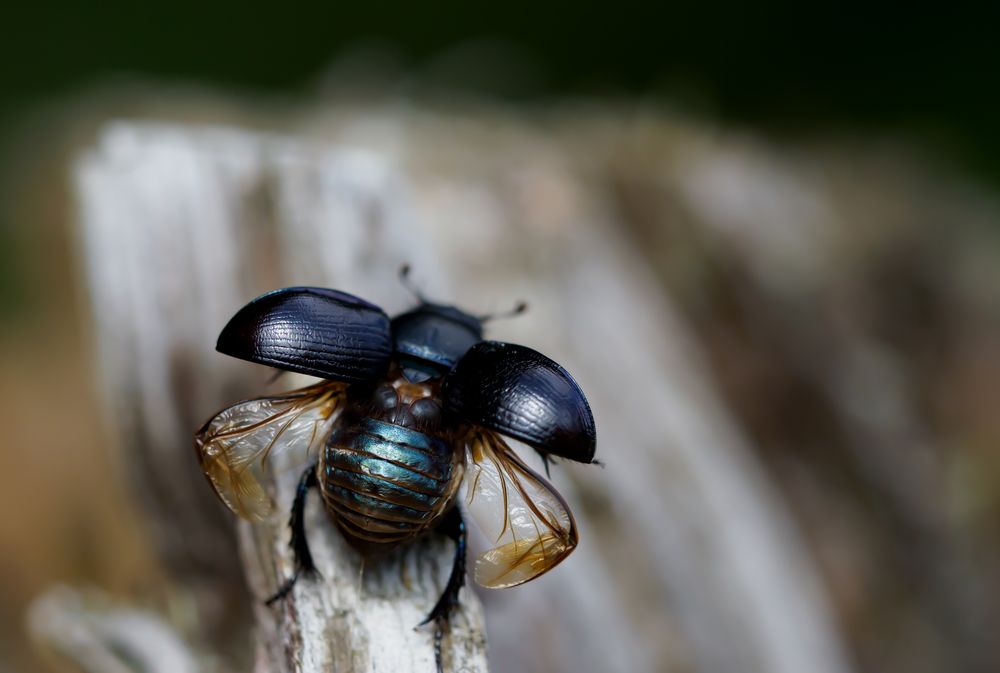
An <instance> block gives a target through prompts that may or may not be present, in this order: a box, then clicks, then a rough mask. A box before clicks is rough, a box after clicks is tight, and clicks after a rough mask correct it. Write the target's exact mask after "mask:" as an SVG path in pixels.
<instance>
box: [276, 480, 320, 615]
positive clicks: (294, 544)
mask: <svg viewBox="0 0 1000 673" xmlns="http://www.w3.org/2000/svg"><path fill="white" fill-rule="evenodd" d="M316 484H317V480H316V464H315V463H313V464H312V465H310V466H309V467H307V468H306V470H305V472H303V473H302V477H301V478H300V479H299V486H298V488H297V489H296V490H295V501H294V502H293V503H292V514H291V516H290V517H289V519H288V526H289V528H291V529H292V537H291V540H289V546H291V548H292V553H293V554H294V556H295V572H294V573H293V574H292V576H291V577H289V578H288V579H287V580H285V581H284V583H283V584H282V585H281V586H280V587H279V588H278V591H276V592H275V594H274V595H273V596H271V597H270V598H268V599H267V601H266V604H267V605H271V604H272V603H274V602H275V601H279V600H281V599H282V598H284V597H285V596H287V595H288V593H289V592H290V591H291V590H292V587H294V586H295V583H296V582H298V581H299V577H300V576H301V575H303V574H309V573H316V572H318V571H317V570H316V564H315V563H313V557H312V552H310V551H309V542H308V540H306V528H305V509H306V494H307V493H308V492H309V489H310V488H312V487H314V486H316Z"/></svg>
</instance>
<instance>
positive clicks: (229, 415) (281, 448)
mask: <svg viewBox="0 0 1000 673" xmlns="http://www.w3.org/2000/svg"><path fill="white" fill-rule="evenodd" d="M405 273H406V270H405V268H404V272H403V274H404V277H405ZM418 297H419V295H418ZM520 310H523V306H521V307H519V308H518V310H517V311H515V312H520ZM486 319H488V318H487V317H484V316H474V315H471V314H469V313H465V312H464V311H461V310H459V309H457V308H455V307H453V306H444V305H440V304H434V303H431V302H428V301H426V300H424V299H423V298H421V302H420V304H419V305H418V306H417V307H416V308H415V309H413V310H411V311H409V312H406V313H403V314H401V315H398V316H396V317H395V318H393V319H392V320H390V319H389V317H388V316H387V315H386V314H385V312H384V311H383V310H382V309H380V308H379V307H377V306H375V305H373V304H370V303H368V302H366V301H364V300H362V299H359V298H357V297H354V296H352V295H349V294H346V293H344V292H339V291H337V290H330V289H323V288H315V287H291V288H285V289H282V290H276V291H274V292H270V293H268V294H265V295H263V296H261V297H258V298H257V299H254V300H253V301H252V302H250V303H249V304H247V305H246V306H244V307H243V308H242V309H240V310H239V312H237V313H236V315H235V316H233V318H232V319H231V320H230V321H229V323H228V324H227V325H226V326H225V328H224V329H223V330H222V333H221V334H220V335H219V340H218V344H217V349H218V350H219V351H220V352H221V353H224V354H226V355H231V356H233V357H237V358H241V359H243V360H249V361H251V362H256V363H260V364H265V365H270V366H272V367H277V368H279V369H283V370H288V371H292V372H298V373H302V374H308V375H311V376H316V377H319V378H321V379H323V380H322V381H321V382H319V383H316V384H315V385H312V386H309V387H307V388H303V389H301V390H297V391H293V392H291V393H287V394H283V395H278V396H273V397H263V398H259V399H254V400H249V401H245V402H240V403H238V404H235V405H233V406H231V407H229V408H227V409H225V410H223V411H221V412H219V413H218V414H216V415H215V416H214V417H212V418H211V419H210V420H209V421H208V422H207V423H206V424H205V425H204V426H203V427H202V428H201V429H200V430H199V431H198V432H197V434H196V437H195V445H196V448H197V453H198V458H199V461H200V464H201V468H202V470H203V471H204V473H205V475H206V476H207V477H208V479H209V481H210V482H211V484H212V486H213V487H214V489H215V492H216V493H217V494H218V496H219V498H221V499H222V501H223V502H224V503H225V504H226V505H227V506H228V507H229V508H230V509H231V510H232V511H233V512H235V513H236V514H238V515H240V516H242V517H245V518H248V519H251V520H253V519H260V518H263V517H265V516H267V515H268V514H270V513H271V511H272V510H273V507H274V505H273V503H272V501H271V498H270V497H269V496H268V494H267V493H266V491H265V489H264V488H263V486H262V474H263V469H264V465H265V461H267V460H268V459H270V458H273V457H274V456H275V455H276V454H278V453H286V452H295V453H296V455H295V458H296V459H298V458H301V463H302V464H307V467H306V468H305V470H304V471H303V473H302V477H301V479H300V481H299V487H298V490H297V492H296V497H295V500H294V503H293V505H292V514H291V519H290V524H291V528H292V535H291V546H292V549H293V550H294V554H295V561H296V571H295V573H294V575H293V576H292V577H290V578H289V579H288V580H287V581H286V582H285V583H284V584H283V585H282V586H281V587H279V588H278V590H277V591H276V593H275V594H274V596H272V597H271V598H270V599H269V601H268V602H269V603H270V602H273V601H275V600H278V599H280V598H282V597H283V596H285V595H287V594H288V592H289V591H291V589H292V587H293V586H294V585H295V583H296V581H297V580H298V578H299V577H300V576H301V575H302V574H307V573H310V572H314V571H315V569H316V568H315V565H314V564H313V559H312V555H311V554H310V551H309V545H308V543H307V541H306V535H305V530H304V525H303V508H304V504H305V498H306V494H307V493H308V491H309V489H310V488H312V487H314V486H318V487H319V490H320V493H321V495H322V498H323V503H324V505H325V508H326V510H327V511H328V512H329V514H330V516H331V517H332V519H333V520H334V522H335V523H336V524H337V526H338V528H339V529H340V530H341V532H342V533H343V534H344V536H345V537H346V539H347V540H348V541H349V542H350V543H351V544H352V545H353V546H355V547H356V548H358V549H359V550H361V551H362V552H363V553H365V554H372V553H379V552H383V551H387V550H390V549H392V548H394V547H395V546H397V545H399V544H401V543H404V542H407V541H409V540H412V539H414V538H415V537H417V536H418V535H421V534H422V533H425V532H427V531H430V530H432V529H433V530H439V531H441V532H443V533H445V534H446V535H448V536H450V537H451V538H453V539H454V540H455V541H456V542H457V549H456V551H455V560H454V565H453V567H452V571H451V575H450V578H449V580H448V584H447V587H446V588H445V591H444V593H443V594H442V595H441V597H440V599H439V600H438V602H437V604H436V605H435V606H434V608H433V609H432V610H431V612H430V614H429V615H428V617H427V619H426V620H424V622H423V623H424V624H426V623H429V622H431V621H433V622H434V623H435V636H434V652H435V660H436V662H437V667H438V670H439V671H440V670H441V639H442V637H443V633H444V630H445V628H446V626H447V622H448V617H449V614H450V612H451V610H452V609H453V608H454V607H455V606H456V605H457V603H458V593H459V590H460V589H461V587H462V585H463V583H464V580H465V544H466V530H465V523H464V521H463V519H462V513H461V510H460V509H459V507H458V506H457V504H456V500H457V498H456V494H457V492H458V489H459V485H460V483H461V482H462V479H463V477H466V483H467V498H466V509H467V510H468V511H469V512H470V513H471V514H472V516H473V517H474V518H475V519H476V520H477V523H479V524H480V526H481V527H482V528H483V529H484V531H485V532H486V533H487V535H488V536H491V539H492V540H493V541H494V542H495V545H494V546H493V548H491V549H489V550H488V551H486V552H484V553H482V554H480V555H479V557H478V558H477V560H476V566H475V572H474V575H475V578H476V581H477V582H478V583H479V584H481V585H483V586H485V587H490V588H500V587H510V586H515V585H517V584H521V583H523V582H527V581H528V580H531V579H533V578H535V577H538V576H539V575H541V574H542V573H544V572H546V571H547V570H550V569H551V568H553V567H555V566H556V565H557V564H558V563H559V562H560V561H562V560H563V559H564V558H566V556H567V555H569V553H570V552H571V551H572V550H573V549H574V547H576V544H577V539H578V537H577V530H576V525H575V522H574V520H573V515H572V513H571V512H570V511H569V508H568V507H567V505H566V503H565V501H564V500H563V498H562V497H561V496H560V495H559V493H557V492H556V491H555V489H554V488H553V487H552V486H551V485H550V484H549V483H548V482H547V481H546V480H545V479H544V478H542V477H541V476H540V475H539V474H537V473H535V472H534V471H532V470H531V469H530V468H529V467H528V466H527V465H526V464H525V463H524V461H523V460H522V459H521V458H520V457H518V455H517V454H516V453H515V452H514V451H513V450H511V448H510V447H509V446H508V445H507V443H506V442H505V441H504V439H503V438H502V437H501V435H506V436H508V437H512V438H514V439H517V440H520V441H522V442H524V443H526V444H528V445H529V446H531V447H532V448H533V449H534V450H535V451H537V452H538V453H539V454H540V455H541V456H542V458H543V460H544V461H545V467H546V471H547V470H548V460H549V457H550V456H559V457H562V458H568V459H570V460H575V461H579V462H582V463H592V462H594V452H595V447H596V435H595V429H594V417H593V414H592V413H591V411H590V406H589V405H588V403H587V400H586V398H585V397H584V395H583V392H582V391H581V390H580V388H579V386H578V385H577V384H576V382H575V381H574V380H573V378H572V377H571V376H570V375H569V374H568V373H567V372H566V370H565V369H563V368H562V367H560V366H559V365H558V364H556V363H555V362H553V361H552V360H550V359H549V358H547V357H545V356H544V355H542V354H541V353H538V352H537V351H534V350H532V349H530V348H527V347H525V346H518V345H515V344H509V343H502V342H498V341H483V339H482V336H483V323H484V321H485V320H486Z"/></svg>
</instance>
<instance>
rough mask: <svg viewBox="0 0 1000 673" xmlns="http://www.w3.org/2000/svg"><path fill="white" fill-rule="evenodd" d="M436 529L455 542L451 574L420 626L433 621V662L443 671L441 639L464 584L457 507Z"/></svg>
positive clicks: (462, 531) (462, 534) (463, 536)
mask: <svg viewBox="0 0 1000 673" xmlns="http://www.w3.org/2000/svg"><path fill="white" fill-rule="evenodd" d="M438 530H439V531H441V532H442V533H444V534H445V535H447V536H448V537H450V538H451V539H452V540H454V541H455V542H456V546H455V561H454V563H453V564H452V566H451V576H450V577H449V578H448V585H447V586H446V587H445V589H444V593H442V594H441V598H439V599H438V602H437V605H435V606H434V609H433V610H431V613H430V614H429V615H427V619H425V620H424V621H422V622H420V626H423V625H424V624H428V623H430V622H434V662H435V663H436V664H437V670H438V673H443V669H442V667H441V641H442V639H443V638H444V632H445V629H446V628H447V627H448V618H449V617H450V616H451V611H452V610H454V609H455V608H456V607H457V606H458V593H459V591H460V590H461V589H462V585H463V584H465V541H466V531H465V522H464V521H463V520H462V513H461V512H460V511H459V509H458V507H452V508H451V510H449V512H448V513H447V514H445V515H444V518H443V519H442V520H441V523H440V524H439V525H438Z"/></svg>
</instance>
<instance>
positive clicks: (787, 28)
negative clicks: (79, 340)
mask: <svg viewBox="0 0 1000 673" xmlns="http://www.w3.org/2000/svg"><path fill="white" fill-rule="evenodd" d="M941 6H942V5H940V4H939V5H938V7H937V8H935V9H921V8H915V7H908V8H904V7H891V6H885V5H883V6H874V5H873V4H870V3H865V4H858V5H854V6H849V5H843V4H841V5H838V6H836V7H834V6H824V5H817V4H815V3H766V4H760V3H740V4H736V3H722V4H711V3H704V2H702V3H696V4H695V3H693V4H678V5H667V4H656V3H631V2H607V3H602V4H574V5H567V4H552V3H540V2H536V3H516V2H515V3H510V2H507V3H489V4H487V3H473V2H467V3H458V2H438V3H403V2H365V3H361V2H352V3H348V2H334V1H332V0H331V1H330V2H326V3H322V4H319V3H301V2H287V3H282V2H269V3H262V2H244V3H236V2H229V1H227V2H199V3H195V2H170V3H157V4H152V3H141V2H126V1H124V0H112V1H110V2H102V3H85V2H63V3H41V4H39V3H25V4H21V5H18V6H16V7H13V8H7V9H5V10H3V18H2V24H3V29H2V40H0V87H2V89H0V90H2V94H3V97H4V100H5V101H6V105H5V106H4V111H5V113H6V114H5V115H4V116H5V118H8V119H9V118H10V116H12V115H16V114H17V113H18V111H19V110H20V111H22V112H23V110H24V109H25V108H24V105H23V104H24V103H30V102H31V101H33V100H37V99H38V98H45V97H49V96H51V95H52V94H57V93H60V92H66V91H69V90H73V89H75V88H80V87H83V86H86V85H87V84H88V83H91V82H94V81H100V80H101V79H102V78H105V77H107V76H109V75H116V74H131V75H147V76H152V77H158V78H165V79H171V80H175V79H184V80H196V81H205V82H211V83H222V84H228V85H238V86H242V87H250V88H254V89H262V90H272V91H281V92H284V93H288V92H292V93H294V92H295V91H296V90H302V89H304V88H305V87H307V86H308V84H309V83H310V82H311V81H312V80H313V78H314V77H315V76H316V75H317V74H318V73H319V72H321V71H322V70H323V68H324V67H326V66H327V65H328V64H329V63H330V62H331V61H333V59H334V58H335V57H336V56H337V55H338V54H341V53H343V51H344V50H345V49H347V48H350V47H351V46H353V45H357V44H358V43H359V42H363V41H365V40H367V39H370V38H378V39H380V40H381V41H382V42H383V43H384V44H387V45H391V46H392V47H394V48H395V49H396V50H397V53H398V55H399V58H400V61H401V63H402V64H403V65H404V66H405V67H409V68H414V69H418V70H419V69H420V68H421V67H422V66H423V65H424V64H426V63H428V62H429V61H433V59H435V58H436V57H437V56H438V55H440V54H441V53H443V52H446V51H447V50H448V49H449V48H451V47H454V46H455V45H457V44H461V43H465V42H468V41H469V40H476V39H479V40H482V39H489V40H493V41H494V43H501V44H506V45H508V46H509V47H510V48H511V49H512V50H513V51H514V52H515V53H517V54H519V55H520V57H521V60H522V62H523V63H527V64H529V65H530V72H531V77H529V78H527V81H519V82H516V83H515V84H514V85H511V84H510V83H509V82H505V81H501V82H489V81H486V82H483V81H477V80H476V79H475V77H474V73H466V74H465V76H464V77H460V78H459V79H460V81H458V82H456V83H454V84H455V85H456V86H458V87H462V86H476V87H477V88H480V89H485V90H489V89H490V88H491V86H492V87H493V88H495V89H499V90H498V91H496V93H499V94H501V95H505V96H513V97H517V98H539V97H548V96H561V95H566V94H583V95H592V94H615V95H641V96H647V97H649V96H652V97H659V96H662V97H664V98H667V99H672V100H675V101H680V102H681V103H682V104H687V105H689V106H694V107H696V108H697V109H699V110H703V111H708V112H710V113H711V114H713V115H717V116H719V117H721V118H723V119H725V120H736V121H739V122H746V123H750V124H753V125H759V126H763V127H765V128H766V129H769V130H772V131H779V132H780V131H798V130H802V129H808V130H812V129H815V128H817V127H819V128H824V127H830V126H832V127H835V128H843V127H847V128H854V127H859V126H861V127H869V128H874V130H876V131H884V130H889V131H890V132H893V131H896V130H901V131H902V132H903V134H904V135H908V136H913V137H916V138H917V140H918V142H923V143H926V144H928V145H930V146H932V147H935V148H944V149H945V151H946V153H948V154H949V155H950V156H956V157H958V158H959V159H961V160H962V161H963V162H965V163H966V164H967V165H970V166H973V167H975V168H976V169H977V170H980V171H985V172H987V173H989V174H990V175H991V176H996V175H998V174H1000V171H998V170H997V169H998V167H1000V130H998V127H997V119H998V118H1000V115H998V113H1000V95H998V92H997V79H998V77H997V73H998V66H1000V56H998V55H1000V50H998V48H997V42H998V37H997V34H998V27H1000V26H998V22H997V19H998V16H1000V11H998V9H996V8H991V9H981V10H974V9H971V8H970V9H965V10H962V9H959V8H955V9H948V10H943V9H941ZM29 109H30V108H29Z"/></svg>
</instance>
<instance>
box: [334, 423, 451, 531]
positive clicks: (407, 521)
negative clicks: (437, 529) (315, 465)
mask: <svg viewBox="0 0 1000 673" xmlns="http://www.w3.org/2000/svg"><path fill="white" fill-rule="evenodd" d="M455 453H456V452H455V450H454V448H453V447H452V445H451V444H450V443H449V442H447V441H446V440H444V439H441V438H439V437H436V436H434V435H432V434H428V433H427V432H424V431H422V430H418V429H417V428H416V427H411V426H410V425H409V424H407V425H402V424H399V423H393V422H389V421H386V420H379V419H376V418H371V417H364V416H363V417H356V418H354V419H345V422H344V423H343V424H342V425H341V426H340V428H339V429H338V430H337V431H336V432H334V433H333V434H332V435H331V436H330V439H329V440H328V442H327V445H326V449H325V451H324V456H323V464H322V468H321V474H320V484H321V490H322V493H323V499H324V501H325V503H326V506H327V508H328V509H329V510H330V511H331V513H333V514H334V517H335V519H336V521H337V524H338V526H339V527H340V528H341V530H342V531H343V532H344V534H345V535H346V536H347V538H348V539H349V540H350V541H351V542H352V543H355V544H357V545H358V546H360V547H363V548H370V547H372V546H373V545H377V546H383V545H384V546H387V547H388V546H392V545H395V544H398V543H400V542H403V541H405V540H407V539H408V538H411V537H414V536H416V535H418V534H420V533H421V532H423V530H424V529H426V528H427V527H428V526H431V525H433V524H434V523H435V521H436V520H437V518H438V517H439V516H440V515H441V514H442V513H443V512H444V511H445V509H446V507H447V505H448V504H449V502H450V500H451V498H452V496H453V495H454V493H455V490H456V486H457V483H458V481H459V479H460V477H461V475H460V474H459V472H460V471H461V467H460V465H459V463H458V461H457V460H456V456H455Z"/></svg>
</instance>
